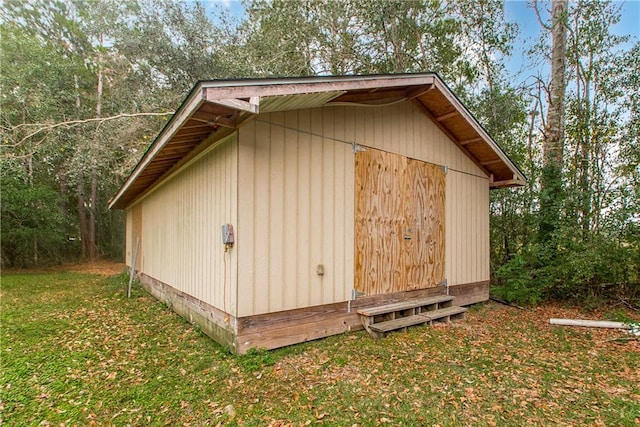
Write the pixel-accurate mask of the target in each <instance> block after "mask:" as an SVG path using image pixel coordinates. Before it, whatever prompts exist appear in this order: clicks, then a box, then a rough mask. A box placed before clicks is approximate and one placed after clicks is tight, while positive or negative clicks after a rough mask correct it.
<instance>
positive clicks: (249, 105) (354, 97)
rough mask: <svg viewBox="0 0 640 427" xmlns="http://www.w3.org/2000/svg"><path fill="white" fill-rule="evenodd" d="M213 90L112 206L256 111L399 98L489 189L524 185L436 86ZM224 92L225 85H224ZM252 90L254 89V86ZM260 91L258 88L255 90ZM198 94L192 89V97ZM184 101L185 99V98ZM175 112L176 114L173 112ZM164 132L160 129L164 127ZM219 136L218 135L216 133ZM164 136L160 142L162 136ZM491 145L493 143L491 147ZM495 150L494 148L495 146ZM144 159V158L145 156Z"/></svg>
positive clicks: (120, 205)
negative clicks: (230, 93)
mask: <svg viewBox="0 0 640 427" xmlns="http://www.w3.org/2000/svg"><path fill="white" fill-rule="evenodd" d="M213 89H215V88H210V87H209V88H206V89H202V95H201V96H202V98H203V99H202V100H197V102H194V105H195V108H193V110H192V111H187V112H184V113H182V114H183V117H182V124H181V125H179V126H177V127H176V130H175V131H174V132H173V133H172V134H171V135H163V133H161V134H160V135H159V137H158V138H157V139H156V141H155V142H154V144H153V145H152V146H151V147H150V150H152V149H153V148H154V146H155V145H156V144H158V147H156V149H157V152H156V153H155V154H153V156H151V158H150V159H148V161H147V163H146V164H145V165H143V167H142V161H141V164H139V165H138V167H141V170H139V171H137V175H136V176H135V179H131V178H130V180H131V182H130V183H129V185H128V186H125V187H123V189H122V190H121V192H120V193H118V194H117V195H116V197H115V198H114V201H113V202H112V206H111V207H113V208H125V207H127V206H128V205H129V204H130V203H132V202H133V201H134V200H135V199H136V198H138V197H139V196H140V195H141V194H143V193H144V192H146V191H147V190H148V189H149V188H150V187H152V186H155V185H157V184H158V183H159V182H160V181H162V180H163V179H164V178H163V177H166V176H168V175H170V174H171V173H172V172H173V171H175V170H176V168H177V167H178V165H182V164H184V161H183V160H184V159H185V158H187V157H190V153H192V152H193V151H194V150H196V148H197V147H198V146H200V145H201V144H202V143H203V142H204V141H211V140H216V139H220V138H222V137H224V136H226V135H228V134H230V133H231V132H233V131H235V130H236V129H238V128H239V127H241V126H242V124H243V123H244V122H246V121H247V120H249V119H251V118H253V117H255V116H256V115H257V114H258V113H266V112H276V111H289V110H297V109H306V108H318V107H322V106H329V105H352V106H358V105H367V106H384V105H390V104H394V103H397V102H405V101H409V102H415V103H416V105H418V106H419V107H420V109H421V110H422V111H423V112H424V114H425V115H427V116H428V117H429V118H430V119H431V120H433V122H434V123H435V124H436V125H437V126H438V127H439V128H440V129H441V130H442V131H443V132H444V133H445V134H446V135H447V136H448V137H449V138H450V139H451V140H452V141H453V142H454V143H455V144H456V145H457V146H458V147H459V148H460V149H461V150H462V151H463V152H464V153H465V154H466V155H467V156H468V157H469V158H470V159H471V160H472V161H474V163H475V164H476V165H478V167H480V168H481V169H482V170H483V171H484V172H485V173H486V174H487V177H489V178H490V180H491V185H492V187H509V186H517V185H522V184H523V182H524V177H523V176H522V174H521V173H519V171H517V168H515V165H513V163H511V162H510V160H508V158H507V157H506V155H505V154H504V153H503V152H502V151H501V150H500V149H499V148H497V146H495V143H494V142H493V141H492V140H491V139H490V137H488V135H486V133H485V132H484V131H483V130H482V128H481V127H480V125H479V124H478V123H477V122H476V121H475V119H473V118H472V117H470V114H469V113H468V111H466V110H465V109H464V108H462V110H461V108H460V105H459V104H458V103H457V102H456V100H455V99H454V100H452V99H451V98H450V96H448V94H447V93H445V92H443V90H442V88H440V87H438V85H436V84H421V85H406V86H393V87H385V88H380V87H373V88H370V87H369V88H358V89H353V90H343V89H341V88H337V90H329V91H316V92H311V93H294V94H275V95H268V96H263V97H243V98H233V99H230V98H222V99H215V96H214V94H215V93H216V92H215V90H213ZM227 90H228V89H227ZM254 90H255V88H254ZM255 91H256V92H259V90H255ZM198 95H199V94H198V93H196V96H198ZM185 103H186V101H185ZM177 114H178V113H176V115H177ZM163 132H164V130H163ZM217 134H220V137H217ZM162 138H164V141H161V139H162ZM492 145H494V146H492ZM496 148H497V149H496ZM143 160H144V158H143Z"/></svg>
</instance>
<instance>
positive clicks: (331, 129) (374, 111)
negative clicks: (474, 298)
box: [237, 102, 489, 316]
mask: <svg viewBox="0 0 640 427" xmlns="http://www.w3.org/2000/svg"><path fill="white" fill-rule="evenodd" d="M239 135H240V136H239V149H238V150H239V152H238V155H239V171H240V175H239V182H238V191H239V199H238V204H239V212H238V232H237V235H238V241H239V244H238V248H237V249H238V257H239V258H238V293H239V295H241V297H240V299H239V309H238V315H239V316H248V315H254V314H262V313H268V312H274V311H280V310H288V309H294V308H301V307H309V306H314V305H320V304H328V303H333V302H340V301H345V300H348V299H350V298H351V291H352V289H353V278H354V155H353V151H352V146H351V142H352V141H355V142H356V143H357V144H359V145H362V146H370V147H373V148H377V149H380V150H384V151H388V152H392V153H395V154H401V155H404V156H407V157H411V158H415V159H418V160H422V161H425V162H429V163H434V164H438V165H443V166H447V167H448V173H447V183H446V185H447V188H446V236H447V241H446V255H445V263H446V266H445V269H446V277H447V280H448V283H449V285H457V284H463V283H472V282H478V281H484V280H488V279H489V180H488V178H487V177H486V175H484V173H483V172H482V171H481V170H480V169H479V168H478V167H477V166H476V165H475V164H474V163H473V162H472V161H471V160H470V159H469V158H468V157H467V156H465V155H464V153H462V151H461V150H460V149H459V148H458V147H457V146H456V145H455V144H454V143H453V142H451V141H450V140H449V139H448V138H447V137H446V136H445V135H444V134H443V133H442V132H441V131H440V130H439V129H438V128H437V127H436V126H435V125H434V124H433V123H431V121H430V120H429V119H428V118H427V117H426V116H425V115H424V114H423V113H422V112H421V111H420V110H419V109H418V107H417V106H415V105H414V104H412V103H408V102H404V103H400V104H395V105H392V106H387V107H378V108H375V107H325V108H317V109H310V110H309V109H308V110H298V111H289V112H283V113H270V114H261V115H260V116H258V117H257V118H256V119H255V120H253V121H251V122H249V123H247V124H246V125H245V126H244V127H242V128H241V129H240V131H239ZM318 264H322V265H323V266H324V275H322V276H319V275H318V274H316V268H317V266H318Z"/></svg>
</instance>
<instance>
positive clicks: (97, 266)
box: [2, 260, 126, 276]
mask: <svg viewBox="0 0 640 427" xmlns="http://www.w3.org/2000/svg"><path fill="white" fill-rule="evenodd" d="M125 268H126V265H125V263H123V262H114V261H109V260H96V261H93V262H79V263H66V264H60V265H54V266H49V267H38V268H26V269H2V272H3V273H4V274H7V273H9V274H10V273H57V272H63V271H70V272H73V273H83V274H99V275H101V276H113V275H115V274H120V273H122V272H123V271H125Z"/></svg>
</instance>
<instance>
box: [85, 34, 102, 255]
mask: <svg viewBox="0 0 640 427" xmlns="http://www.w3.org/2000/svg"><path fill="white" fill-rule="evenodd" d="M98 37H99V42H100V44H99V47H100V48H102V43H103V35H102V34H100V35H99V36H98ZM102 79H103V77H102V54H101V53H100V50H98V87H97V89H96V92H97V93H96V95H97V96H96V118H100V117H102V84H103V81H102ZM98 126H100V125H98ZM97 147H98V128H96V132H94V134H93V140H92V147H91V152H92V153H94V157H93V160H92V162H91V163H92V164H91V194H90V195H89V242H88V247H87V249H88V251H89V260H91V261H93V260H95V259H96V257H97V255H98V246H97V243H96V212H97V208H98V206H97V203H98V160H97V158H96V155H97Z"/></svg>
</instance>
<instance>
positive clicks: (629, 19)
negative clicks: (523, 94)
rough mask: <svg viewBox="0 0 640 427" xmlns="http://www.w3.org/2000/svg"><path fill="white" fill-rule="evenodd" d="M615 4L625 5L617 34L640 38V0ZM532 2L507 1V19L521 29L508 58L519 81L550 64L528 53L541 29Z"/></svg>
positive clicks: (543, 3)
mask: <svg viewBox="0 0 640 427" xmlns="http://www.w3.org/2000/svg"><path fill="white" fill-rule="evenodd" d="M545 4H546V5H547V6H549V4H550V2H541V7H540V8H539V10H540V13H541V16H542V17H543V18H544V15H543V14H544V13H545V8H544V5H545ZM614 5H616V6H620V7H621V20H620V22H619V23H618V24H617V25H616V26H615V28H614V31H613V32H614V33H615V34H617V35H631V36H632V38H633V40H632V41H631V42H634V41H638V39H640V0H627V1H617V2H614ZM530 6H531V4H530V1H525V0H508V1H507V2H506V3H505V14H506V16H507V19H508V20H509V21H515V22H516V23H517V24H518V29H519V35H518V38H517V40H516V43H515V46H514V51H513V53H512V56H511V58H510V59H509V60H508V61H507V67H508V69H509V71H510V72H511V73H512V74H514V75H515V77H516V79H517V80H518V81H522V80H526V79H527V78H528V77H529V76H531V75H535V74H537V73H538V72H539V71H541V69H542V68H546V64H534V63H531V62H530V59H529V58H527V57H526V52H527V49H528V48H529V47H530V46H531V45H532V44H533V43H535V41H536V40H537V38H538V37H539V32H540V24H538V20H537V18H536V15H535V12H534V11H533V9H532V8H531V7H530ZM547 16H548V15H547Z"/></svg>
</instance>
